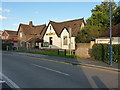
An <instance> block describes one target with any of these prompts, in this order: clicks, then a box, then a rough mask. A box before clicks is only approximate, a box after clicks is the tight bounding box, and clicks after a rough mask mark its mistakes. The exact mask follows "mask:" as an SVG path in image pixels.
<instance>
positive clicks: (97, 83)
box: [92, 76, 109, 90]
mask: <svg viewBox="0 0 120 90" xmlns="http://www.w3.org/2000/svg"><path fill="white" fill-rule="evenodd" d="M92 79H93V80H94V82H95V84H96V85H97V87H98V88H107V86H105V84H104V83H103V82H102V81H101V80H100V78H99V77H97V76H92ZM107 90H109V89H107Z"/></svg>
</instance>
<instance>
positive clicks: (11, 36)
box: [1, 30, 17, 41]
mask: <svg viewBox="0 0 120 90" xmlns="http://www.w3.org/2000/svg"><path fill="white" fill-rule="evenodd" d="M1 38H2V39H3V40H14V41H17V31H12V30H4V31H3V33H2V35H1Z"/></svg>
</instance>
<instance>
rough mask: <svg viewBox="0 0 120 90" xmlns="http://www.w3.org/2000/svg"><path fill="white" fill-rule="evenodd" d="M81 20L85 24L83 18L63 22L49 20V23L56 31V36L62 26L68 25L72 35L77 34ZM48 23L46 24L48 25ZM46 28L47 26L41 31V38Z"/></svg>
mask: <svg viewBox="0 0 120 90" xmlns="http://www.w3.org/2000/svg"><path fill="white" fill-rule="evenodd" d="M82 22H83V23H84V24H85V22H84V18H82V19H76V20H70V21H65V22H54V21H50V22H49V24H51V25H52V26H53V28H54V30H55V32H56V34H57V35H58V37H60V35H61V33H62V30H63V29H64V28H67V29H68V27H70V28H71V29H72V36H77V33H78V31H79V30H80V28H81V24H82ZM49 24H48V26H49ZM46 30H47V27H46V29H45V30H43V32H42V33H41V36H42V38H43V36H44V34H45V32H46Z"/></svg>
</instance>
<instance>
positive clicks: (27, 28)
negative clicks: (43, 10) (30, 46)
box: [17, 22, 46, 41]
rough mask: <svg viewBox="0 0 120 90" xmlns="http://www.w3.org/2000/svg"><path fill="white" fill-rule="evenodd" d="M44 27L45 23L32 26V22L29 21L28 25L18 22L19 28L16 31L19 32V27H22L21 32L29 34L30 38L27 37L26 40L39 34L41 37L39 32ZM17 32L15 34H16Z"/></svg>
mask: <svg viewBox="0 0 120 90" xmlns="http://www.w3.org/2000/svg"><path fill="white" fill-rule="evenodd" d="M45 27H46V24H43V25H38V26H34V25H32V22H30V23H29V25H27V24H20V25H19V28H18V32H19V30H20V28H22V31H23V33H24V34H25V35H26V36H27V35H29V36H30V38H27V41H28V40H30V39H31V38H34V37H35V36H39V38H41V33H42V32H43V30H44V28H45ZM18 32H17V34H18Z"/></svg>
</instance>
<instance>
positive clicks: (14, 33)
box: [4, 30, 17, 36]
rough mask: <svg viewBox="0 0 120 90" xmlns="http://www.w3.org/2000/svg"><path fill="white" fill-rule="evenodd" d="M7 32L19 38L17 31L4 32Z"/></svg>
mask: <svg viewBox="0 0 120 90" xmlns="http://www.w3.org/2000/svg"><path fill="white" fill-rule="evenodd" d="M4 31H6V32H7V33H8V34H9V35H10V36H17V31H12V30H4Z"/></svg>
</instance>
